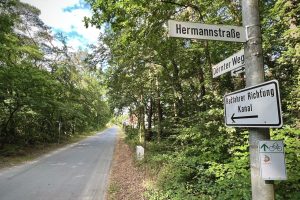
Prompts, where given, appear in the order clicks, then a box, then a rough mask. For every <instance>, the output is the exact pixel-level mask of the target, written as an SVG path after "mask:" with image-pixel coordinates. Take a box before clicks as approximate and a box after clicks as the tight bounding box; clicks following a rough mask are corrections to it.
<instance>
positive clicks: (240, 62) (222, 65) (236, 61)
mask: <svg viewBox="0 0 300 200" xmlns="http://www.w3.org/2000/svg"><path fill="white" fill-rule="evenodd" d="M244 65H245V56H244V49H242V50H240V51H239V52H237V53H235V54H233V55H232V56H230V57H229V58H226V59H225V60H223V61H222V62H219V63H218V64H216V65H215V66H213V67H212V73H213V78H216V77H218V76H220V75H221V74H224V73H226V72H229V71H231V70H234V69H236V68H238V67H242V66H244Z"/></svg>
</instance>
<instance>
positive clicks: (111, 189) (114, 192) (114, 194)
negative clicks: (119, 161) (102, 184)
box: [107, 182, 121, 200]
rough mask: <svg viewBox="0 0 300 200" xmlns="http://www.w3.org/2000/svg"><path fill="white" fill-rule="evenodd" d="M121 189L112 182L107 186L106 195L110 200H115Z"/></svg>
mask: <svg viewBox="0 0 300 200" xmlns="http://www.w3.org/2000/svg"><path fill="white" fill-rule="evenodd" d="M120 189H121V187H120V185H119V184H118V183H116V182H112V183H110V184H109V188H108V190H107V193H108V195H109V199H110V200H117V193H118V192H119V191H120Z"/></svg>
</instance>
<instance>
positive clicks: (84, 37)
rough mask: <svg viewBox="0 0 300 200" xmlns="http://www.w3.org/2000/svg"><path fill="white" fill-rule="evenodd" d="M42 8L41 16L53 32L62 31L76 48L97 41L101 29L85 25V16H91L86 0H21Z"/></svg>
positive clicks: (69, 43)
mask: <svg viewBox="0 0 300 200" xmlns="http://www.w3.org/2000/svg"><path fill="white" fill-rule="evenodd" d="M21 1H22V2H25V3H28V4H31V5H33V6H35V7H37V8H38V9H40V10H41V15H40V18H41V19H42V20H43V22H44V23H45V24H46V25H48V26H50V27H52V31H53V33H54V34H55V33H57V32H62V33H64V34H65V35H66V36H67V37H68V45H69V46H71V47H72V48H73V49H74V50H76V49H79V48H85V47H86V46H87V45H88V44H95V43H97V38H98V36H99V34H100V30H98V29H96V28H95V27H89V28H88V29H86V28H85V27H84V23H83V18H84V17H85V16H87V17H89V16H91V11H90V7H89V5H88V4H86V3H85V1H84V0H21Z"/></svg>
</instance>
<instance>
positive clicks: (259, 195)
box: [242, 0, 274, 200]
mask: <svg viewBox="0 0 300 200" xmlns="http://www.w3.org/2000/svg"><path fill="white" fill-rule="evenodd" d="M242 17H243V26H244V27H245V28H246V37H247V42H246V43H245V45H244V53H245V65H246V67H245V69H246V77H247V78H246V86H247V87H250V86H254V85H257V84H259V83H262V82H264V68H263V54H262V38H261V37H262V36H261V30H260V20H259V9H258V0H242ZM249 134H250V135H249V146H250V168H251V187H252V199H253V200H273V199H274V187H273V183H272V181H265V180H263V179H262V178H261V177H260V168H259V155H258V154H259V153H258V151H257V149H258V143H259V141H260V140H269V139H270V132H269V129H268V128H249Z"/></svg>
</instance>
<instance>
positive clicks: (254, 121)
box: [224, 80, 282, 128]
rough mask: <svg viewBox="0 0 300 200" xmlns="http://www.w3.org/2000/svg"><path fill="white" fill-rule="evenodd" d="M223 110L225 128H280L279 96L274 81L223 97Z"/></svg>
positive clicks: (276, 84)
mask: <svg viewBox="0 0 300 200" xmlns="http://www.w3.org/2000/svg"><path fill="white" fill-rule="evenodd" d="M224 108H225V124H226V125H227V126H233V127H277V128H278V127H281V126H282V116H281V104H280V94H279V87H278V82H277V81H276V80H273V81H268V82H265V83H262V84H259V85H256V86H253V87H249V88H245V89H242V90H238V91H235V92H232V93H230V94H227V95H225V96H224Z"/></svg>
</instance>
